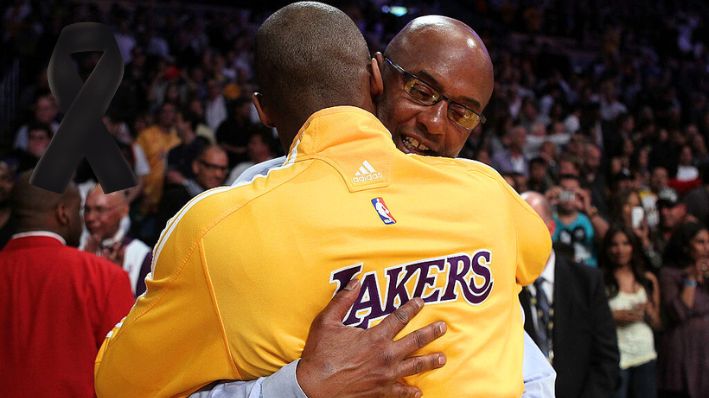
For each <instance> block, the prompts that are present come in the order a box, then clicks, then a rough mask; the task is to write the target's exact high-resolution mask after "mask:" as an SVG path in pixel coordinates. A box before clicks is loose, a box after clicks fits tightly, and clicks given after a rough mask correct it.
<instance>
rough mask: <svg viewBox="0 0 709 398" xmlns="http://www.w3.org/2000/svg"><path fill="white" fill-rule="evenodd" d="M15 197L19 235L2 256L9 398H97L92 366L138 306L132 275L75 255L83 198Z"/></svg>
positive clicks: (2, 366)
mask: <svg viewBox="0 0 709 398" xmlns="http://www.w3.org/2000/svg"><path fill="white" fill-rule="evenodd" d="M30 175H31V171H30V172H27V173H24V174H22V175H21V176H20V178H19V180H18V181H17V183H16V184H15V188H14V190H13V193H12V199H11V200H12V208H13V212H14V216H15V217H16V220H17V233H16V234H15V235H13V237H12V239H11V240H10V241H9V242H8V244H7V246H5V248H4V249H3V251H2V252H0V319H2V320H3V324H4V325H3V327H2V328H0V358H2V360H1V361H0V385H1V386H3V387H2V390H3V393H4V394H5V395H7V396H11V397H24V396H31V397H56V396H64V397H93V396H94V384H93V368H94V359H95V357H96V354H97V352H98V348H99V346H100V345H101V342H102V341H103V339H104V337H105V335H106V333H108V331H109V330H111V328H112V327H113V326H114V325H115V324H116V322H118V321H120V320H121V318H122V317H123V316H125V315H126V314H127V313H128V311H129V310H130V308H131V306H132V305H133V293H132V292H131V288H130V282H129V280H128V275H127V274H126V273H125V271H123V270H122V269H121V268H120V267H118V266H116V265H115V264H113V263H111V262H110V261H108V260H105V259H103V258H100V257H97V256H94V255H93V254H89V253H85V252H82V251H80V250H77V249H76V246H77V245H78V244H79V237H80V235H81V229H82V228H81V224H82V221H81V215H80V214H79V211H80V206H81V198H80V197H79V191H78V190H77V188H76V186H75V185H73V184H70V185H69V186H68V187H67V188H66V190H65V191H64V193H63V194H56V193H53V192H49V191H45V190H43V189H41V188H37V187H34V186H33V185H31V184H30V183H29V179H30Z"/></svg>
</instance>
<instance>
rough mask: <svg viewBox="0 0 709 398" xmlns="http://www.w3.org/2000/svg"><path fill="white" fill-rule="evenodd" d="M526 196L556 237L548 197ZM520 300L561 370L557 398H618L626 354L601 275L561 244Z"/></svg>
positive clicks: (529, 324) (535, 335) (527, 324)
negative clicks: (621, 351) (621, 365)
mask: <svg viewBox="0 0 709 398" xmlns="http://www.w3.org/2000/svg"><path fill="white" fill-rule="evenodd" d="M522 198H524V200H526V201H527V203H529V205H530V206H531V207H532V208H533V209H534V210H535V211H536V212H537V214H539V216H540V217H542V220H544V223H545V224H546V225H547V228H548V229H549V234H550V235H551V234H553V233H554V229H555V228H556V223H555V221H554V219H553V217H552V209H551V206H550V204H549V202H548V201H547V200H546V198H545V197H544V195H542V194H539V193H536V192H525V193H523V194H522ZM519 296H520V302H521V303H522V307H523V308H524V313H525V318H524V328H525V330H526V331H527V333H529V335H530V336H531V337H532V339H533V340H534V341H535V342H536V343H537V345H539V347H540V348H541V350H542V352H543V353H544V354H545V355H546V356H547V358H548V359H549V362H551V363H552V364H553V366H554V369H555V370H556V396H557V397H558V398H577V397H583V398H607V397H611V396H613V393H614V392H615V387H616V383H617V381H618V378H619V374H620V370H619V368H618V364H619V361H620V354H619V353H618V342H617V338H616V331H615V323H614V321H613V316H612V315H611V311H610V308H609V306H608V299H607V297H606V293H605V287H604V284H603V277H602V275H601V273H600V271H598V270H597V269H594V268H591V267H587V266H585V265H580V264H574V262H573V260H572V259H570V258H567V257H566V256H565V255H564V254H563V251H562V250H559V249H558V248H557V246H556V245H555V250H552V252H551V256H550V257H549V260H548V261H547V265H546V267H545V268H544V271H543V272H542V274H541V275H540V277H539V278H537V280H536V281H535V282H534V284H532V285H529V286H527V287H525V288H524V289H523V290H522V292H521V293H520V295H519Z"/></svg>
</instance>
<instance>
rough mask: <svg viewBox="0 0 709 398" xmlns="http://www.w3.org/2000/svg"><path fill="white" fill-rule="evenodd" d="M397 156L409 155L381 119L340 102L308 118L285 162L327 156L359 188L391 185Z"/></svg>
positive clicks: (354, 187) (351, 188)
mask: <svg viewBox="0 0 709 398" xmlns="http://www.w3.org/2000/svg"><path fill="white" fill-rule="evenodd" d="M395 156H405V155H404V153H403V152H400V151H399V150H398V149H396V146H395V145H394V141H393V140H392V138H391V134H390V133H389V131H388V130H387V129H386V127H384V125H383V124H382V122H380V121H379V119H377V118H376V117H375V116H374V115H373V114H371V113H370V112H367V111H365V110H363V109H361V108H357V107H354V106H336V107H332V108H326V109H322V110H320V111H317V112H315V113H313V114H312V115H311V116H310V117H309V118H308V120H307V121H306V122H305V123H304V124H303V127H301V129H300V131H299V132H298V135H296V137H295V138H294V139H293V144H292V145H291V147H290V151H289V153H288V158H287V159H286V161H285V163H284V166H285V167H288V166H290V165H291V164H293V163H297V162H299V161H303V160H308V159H319V160H323V161H325V162H326V163H327V164H329V165H330V166H332V167H333V168H335V170H337V172H338V173H339V174H340V175H341V176H342V178H343V180H344V182H345V183H346V184H347V187H348V189H349V190H350V192H355V191H359V190H364V189H371V188H381V187H385V186H387V185H389V183H390V179H391V174H392V173H391V168H392V162H393V158H394V157H395Z"/></svg>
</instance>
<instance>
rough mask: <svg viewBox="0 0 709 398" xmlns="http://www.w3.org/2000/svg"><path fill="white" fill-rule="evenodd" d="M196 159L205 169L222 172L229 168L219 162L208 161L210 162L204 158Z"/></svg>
mask: <svg viewBox="0 0 709 398" xmlns="http://www.w3.org/2000/svg"><path fill="white" fill-rule="evenodd" d="M197 161H198V162H199V164H201V165H202V166H204V167H206V168H207V170H211V171H222V172H226V171H227V170H229V167H228V166H222V165H219V164H214V163H210V162H207V161H206V160H202V159H198V160H197Z"/></svg>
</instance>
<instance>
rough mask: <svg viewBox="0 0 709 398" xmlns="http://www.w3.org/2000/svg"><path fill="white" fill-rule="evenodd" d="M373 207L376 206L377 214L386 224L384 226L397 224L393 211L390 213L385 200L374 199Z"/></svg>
mask: <svg viewBox="0 0 709 398" xmlns="http://www.w3.org/2000/svg"><path fill="white" fill-rule="evenodd" d="M372 206H374V210H376V211H377V214H379V218H381V219H382V222H384V224H386V225H389V224H396V219H395V218H394V216H393V215H392V214H391V211H389V208H388V207H387V205H386V203H384V199H382V198H374V199H372Z"/></svg>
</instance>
